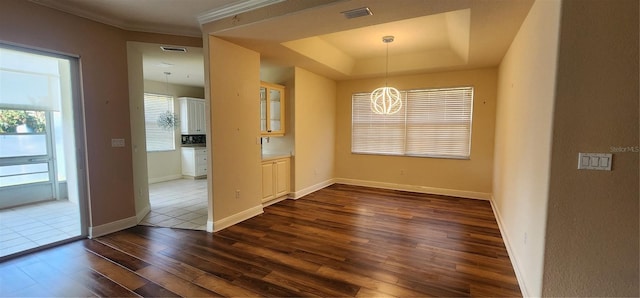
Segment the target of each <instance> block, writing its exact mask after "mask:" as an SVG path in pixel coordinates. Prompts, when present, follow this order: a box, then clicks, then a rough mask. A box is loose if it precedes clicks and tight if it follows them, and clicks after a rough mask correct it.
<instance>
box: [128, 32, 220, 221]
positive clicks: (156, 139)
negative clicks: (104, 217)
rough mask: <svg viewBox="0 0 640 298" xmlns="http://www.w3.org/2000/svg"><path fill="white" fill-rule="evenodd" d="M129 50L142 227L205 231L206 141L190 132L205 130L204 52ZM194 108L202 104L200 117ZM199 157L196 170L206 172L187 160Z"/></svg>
mask: <svg viewBox="0 0 640 298" xmlns="http://www.w3.org/2000/svg"><path fill="white" fill-rule="evenodd" d="M127 45H128V62H129V88H130V94H131V98H130V100H131V102H130V106H131V107H132V108H131V110H132V115H131V126H132V128H131V129H132V139H133V143H134V144H133V146H134V148H138V149H139V150H138V151H135V150H134V184H135V187H136V188H137V189H138V192H139V194H138V196H139V197H140V200H139V201H140V203H139V204H138V205H139V206H138V207H137V211H136V212H137V213H138V219H139V224H141V225H148V226H158V227H171V228H183V229H197V230H206V223H207V219H208V216H207V213H208V204H209V202H208V187H207V179H206V177H207V175H206V164H207V163H206V156H207V154H206V150H207V148H206V138H207V137H208V136H207V132H206V131H205V130H200V131H198V130H197V129H198V128H200V126H198V128H196V127H194V129H195V132H193V130H194V129H191V130H190V129H189V128H191V126H192V124H195V123H201V125H202V126H205V125H206V121H205V112H206V111H205V107H206V104H205V100H204V60H203V59H204V56H203V49H202V48H197V47H181V46H177V45H170V46H168V45H166V44H155V43H143V42H128V43H127ZM167 48H168V49H169V50H167ZM181 49H182V50H181ZM194 102H198V103H202V104H201V105H200V106H199V107H200V111H201V112H202V113H200V114H198V115H200V117H194V116H193V115H192V113H190V112H191V110H190V109H189V107H191V106H192V103H194ZM196 114H197V113H196ZM176 117H177V121H174V120H176ZM159 120H161V121H160V122H159ZM197 120H200V121H201V122H200V121H197ZM187 123H189V125H187V126H185V124H187ZM136 143H137V145H136ZM143 148H144V150H143ZM189 153H191V154H190V155H189ZM188 156H193V157H192V158H191V159H189V158H188ZM196 157H197V158H202V159H203V160H199V159H198V161H200V163H199V164H197V165H201V164H203V165H204V168H202V167H198V166H193V167H190V166H191V165H194V164H196V163H194V162H189V160H196ZM189 169H191V170H193V171H197V172H198V173H189V172H190V171H189ZM203 171H204V172H205V173H203ZM145 190H146V191H145ZM145 197H146V198H145ZM145 201H146V202H145Z"/></svg>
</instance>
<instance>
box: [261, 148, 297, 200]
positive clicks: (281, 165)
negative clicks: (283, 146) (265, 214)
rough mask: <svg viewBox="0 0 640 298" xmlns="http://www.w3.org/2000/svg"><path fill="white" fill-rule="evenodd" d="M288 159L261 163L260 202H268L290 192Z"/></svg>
mask: <svg viewBox="0 0 640 298" xmlns="http://www.w3.org/2000/svg"><path fill="white" fill-rule="evenodd" d="M290 172H291V161H290V158H288V157H287V158H280V159H274V160H268V161H263V162H262V202H263V203H264V202H268V201H271V200H273V199H277V198H279V197H282V196H286V195H288V194H289V191H290V186H289V184H290Z"/></svg>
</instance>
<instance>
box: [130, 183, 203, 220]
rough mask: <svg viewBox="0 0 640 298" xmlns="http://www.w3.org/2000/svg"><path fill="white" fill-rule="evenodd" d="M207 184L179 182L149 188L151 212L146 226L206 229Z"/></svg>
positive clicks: (155, 184)
mask: <svg viewBox="0 0 640 298" xmlns="http://www.w3.org/2000/svg"><path fill="white" fill-rule="evenodd" d="M207 200H208V199H207V180H206V179H197V180H189V179H178V180H171V181H166V182H160V183H154V184H150V185H149V201H150V203H151V211H150V212H149V214H147V216H146V217H145V218H144V219H143V220H142V221H141V222H140V224H141V225H145V226H156V227H165V228H179V229H191V230H203V231H204V230H206V229H207Z"/></svg>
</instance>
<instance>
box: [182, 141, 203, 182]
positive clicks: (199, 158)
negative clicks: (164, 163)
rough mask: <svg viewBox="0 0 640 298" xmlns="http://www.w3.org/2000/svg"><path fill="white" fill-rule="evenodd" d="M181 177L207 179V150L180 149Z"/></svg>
mask: <svg viewBox="0 0 640 298" xmlns="http://www.w3.org/2000/svg"><path fill="white" fill-rule="evenodd" d="M181 151H182V176H185V177H188V178H204V177H207V148H195V147H194V148H191V147H182V149H181Z"/></svg>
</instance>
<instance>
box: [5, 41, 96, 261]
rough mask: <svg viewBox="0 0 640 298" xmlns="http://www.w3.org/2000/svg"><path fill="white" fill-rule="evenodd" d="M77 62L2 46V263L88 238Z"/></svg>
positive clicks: (41, 52)
mask: <svg viewBox="0 0 640 298" xmlns="http://www.w3.org/2000/svg"><path fill="white" fill-rule="evenodd" d="M78 82H79V79H78V59H77V58H74V57H69V56H65V55H59V54H54V53H48V52H43V51H36V50H32V49H26V48H21V47H16V46H12V45H5V44H0V227H1V228H2V229H1V232H0V258H2V257H6V256H10V255H14V254H19V253H23V252H26V251H32V250H34V249H37V248H41V247H43V246H50V245H53V244H56V243H59V242H63V241H68V240H71V239H76V238H80V237H83V236H85V235H86V232H85V231H86V228H85V224H84V220H83V219H84V212H83V211H84V210H85V208H84V204H85V203H84V202H85V199H84V198H85V197H86V196H85V195H84V191H83V189H84V185H85V183H84V179H83V177H84V176H83V175H82V173H80V172H81V171H82V170H81V169H80V168H79V167H78V165H79V162H78V161H79V160H80V158H79V156H78V152H84V150H83V149H82V144H83V143H84V142H82V139H81V137H82V134H80V133H77V132H80V131H82V130H81V121H79V119H81V117H79V115H81V109H80V104H79V103H78V99H79V92H78V90H79V89H78Z"/></svg>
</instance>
